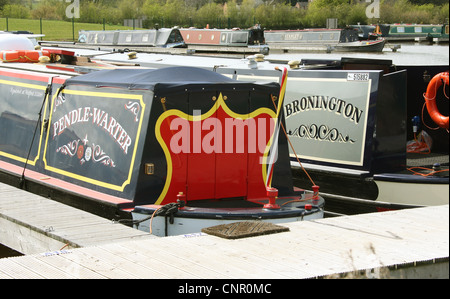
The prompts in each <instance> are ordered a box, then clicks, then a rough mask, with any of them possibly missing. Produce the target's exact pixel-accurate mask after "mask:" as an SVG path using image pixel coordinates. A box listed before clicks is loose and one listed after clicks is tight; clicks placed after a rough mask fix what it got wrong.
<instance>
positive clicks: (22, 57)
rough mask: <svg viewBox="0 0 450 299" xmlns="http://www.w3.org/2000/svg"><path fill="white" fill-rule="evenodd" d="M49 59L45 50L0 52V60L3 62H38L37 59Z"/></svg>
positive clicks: (48, 54)
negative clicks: (45, 57)
mask: <svg viewBox="0 0 450 299" xmlns="http://www.w3.org/2000/svg"><path fill="white" fill-rule="evenodd" d="M42 56H47V57H50V53H49V51H47V50H16V51H0V60H1V61H3V62H39V57H42Z"/></svg>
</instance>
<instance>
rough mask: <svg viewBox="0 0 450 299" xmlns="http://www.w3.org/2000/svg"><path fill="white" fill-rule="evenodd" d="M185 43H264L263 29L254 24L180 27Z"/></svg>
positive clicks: (220, 44) (242, 45)
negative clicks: (232, 26) (225, 26)
mask: <svg viewBox="0 0 450 299" xmlns="http://www.w3.org/2000/svg"><path fill="white" fill-rule="evenodd" d="M180 32H181V35H182V36H183V39H184V42H185V43H186V44H187V45H215V46H236V47H246V46H252V45H262V44H264V43H265V42H264V30H263V29H261V28H259V27H258V26H255V28H249V29H240V28H233V29H216V28H214V29H209V28H205V29H201V28H180Z"/></svg>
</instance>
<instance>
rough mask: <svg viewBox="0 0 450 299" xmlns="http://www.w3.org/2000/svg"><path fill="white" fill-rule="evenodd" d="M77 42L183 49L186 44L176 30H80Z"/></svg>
mask: <svg viewBox="0 0 450 299" xmlns="http://www.w3.org/2000/svg"><path fill="white" fill-rule="evenodd" d="M78 42H79V43H81V44H86V45H99V46H138V47H139V46H140V47H143V46H145V47H160V48H184V47H186V44H185V43H184V41H183V37H182V36H181V34H180V31H179V30H178V29H177V28H159V29H142V30H80V31H79V32H78Z"/></svg>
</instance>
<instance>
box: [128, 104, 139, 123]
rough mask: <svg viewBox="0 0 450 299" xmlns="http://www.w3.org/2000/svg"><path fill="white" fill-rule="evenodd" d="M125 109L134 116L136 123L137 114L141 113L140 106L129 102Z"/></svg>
mask: <svg viewBox="0 0 450 299" xmlns="http://www.w3.org/2000/svg"><path fill="white" fill-rule="evenodd" d="M125 109H126V110H128V111H130V112H131V113H133V114H134V120H135V121H136V122H137V121H138V120H139V117H138V115H139V112H140V111H141V105H139V103H138V102H133V101H129V102H128V103H127V104H126V105H125Z"/></svg>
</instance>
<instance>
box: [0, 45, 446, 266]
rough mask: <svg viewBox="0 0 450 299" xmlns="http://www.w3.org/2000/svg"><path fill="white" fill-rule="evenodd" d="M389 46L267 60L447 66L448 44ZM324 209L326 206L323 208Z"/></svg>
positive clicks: (0, 253) (2, 252) (5, 252)
mask: <svg viewBox="0 0 450 299" xmlns="http://www.w3.org/2000/svg"><path fill="white" fill-rule="evenodd" d="M390 44H391V45H396V44H399V45H401V48H400V49H398V50H397V52H394V51H392V50H391V48H390V47H389V43H388V44H387V46H386V47H385V49H384V50H383V52H381V53H351V52H346V53H342V52H340V53H338V52H331V53H325V52H323V53H312V52H308V53H286V54H276V53H274V54H269V55H268V56H267V58H268V59H281V60H301V59H330V60H332V59H341V58H342V57H353V58H370V59H383V60H392V62H393V64H395V65H447V66H448V65H449V44H448V43H443V44H433V45H429V44H425V43H423V44H420V43H396V42H390ZM325 209H326V206H325ZM1 243H2V240H0V258H5V257H11V256H17V255H20V253H17V252H15V251H14V250H11V249H9V248H7V247H5V246H3V245H2V244H1Z"/></svg>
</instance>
